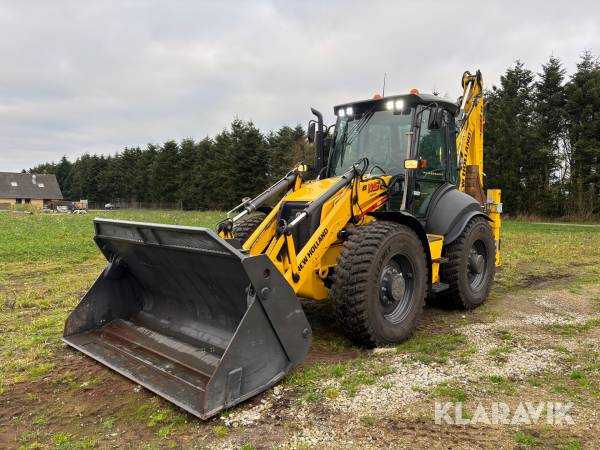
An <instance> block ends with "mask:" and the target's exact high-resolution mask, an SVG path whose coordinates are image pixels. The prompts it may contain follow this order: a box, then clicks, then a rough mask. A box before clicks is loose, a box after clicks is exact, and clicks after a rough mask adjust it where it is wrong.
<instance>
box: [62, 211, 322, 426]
mask: <svg viewBox="0 0 600 450" xmlns="http://www.w3.org/2000/svg"><path fill="white" fill-rule="evenodd" d="M94 226H95V229H96V236H95V238H94V239H95V241H96V243H97V245H98V247H99V248H100V249H101V251H102V253H103V254H104V256H105V257H106V259H107V261H108V264H107V266H106V268H105V270H104V272H103V273H102V274H101V275H100V277H99V278H98V279H97V280H96V282H95V283H94V285H93V286H92V287H91V289H90V290H89V291H88V292H87V293H86V295H85V296H84V297H83V298H82V300H81V301H80V303H79V304H78V305H77V307H76V308H75V310H74V311H73V312H72V313H71V314H70V316H69V317H68V319H67V321H66V323H65V330H64V336H63V340H64V341H65V342H66V343H67V344H68V345H70V346H72V347H74V348H76V349H78V350H80V351H81V352H83V353H85V354H87V355H89V356H91V357H92V358H94V359H95V360H97V361H99V362H101V363H103V364H105V365H106V366H108V367H110V368H112V369H114V370H115V371H117V372H119V373H121V374H122V375H124V376H126V377H127V378H130V379H131V380H133V381H135V382H137V383H139V384H141V385H142V386H144V387H146V388H147V389H149V390H150V391H153V392H155V393H157V394H158V395H160V396H162V397H164V398H166V399H167V400H169V401H171V402H172V403H174V404H176V405H178V406H180V407H181V408H183V409H185V410H187V411H189V412H190V413H192V414H194V415H195V416H198V417H200V418H202V419H206V418H208V417H211V416H212V415H214V414H216V413H217V412H218V411H220V410H222V409H224V408H228V407H230V406H232V405H235V404H237V403H239V402H241V401H244V400H246V399H248V398H250V397H252V396H253V395H256V394H258V393H259V392H262V391H264V390H265V389H267V388H269V387H270V386H272V385H274V384H275V383H277V381H279V380H280V379H281V378H282V377H283V376H284V375H285V374H286V373H288V372H289V371H290V370H291V368H292V367H293V366H294V365H295V364H297V363H299V362H301V361H302V360H303V359H304V356H305V355H306V353H307V351H308V348H309V346H310V342H311V338H312V332H311V328H310V325H309V323H308V321H307V319H306V316H305V315H304V312H303V311H302V307H301V305H300V301H299V300H298V298H297V297H296V295H295V294H294V291H293V290H292V288H291V286H290V285H289V284H288V283H287V282H286V281H285V279H284V278H283V277H282V275H281V274H280V273H279V271H278V270H277V269H276V268H275V267H274V266H273V264H272V263H271V261H270V260H269V259H268V258H267V257H266V256H265V255H259V256H248V255H246V254H244V253H243V252H242V251H240V250H238V249H236V248H234V247H233V246H232V245H230V244H229V243H228V242H227V241H225V240H223V239H221V238H220V237H219V236H218V235H217V234H216V233H214V232H213V231H211V230H208V229H205V228H193V227H178V226H170V225H158V224H149V223H137V222H126V221H116V220H114V221H113V220H104V219H95V220H94Z"/></svg>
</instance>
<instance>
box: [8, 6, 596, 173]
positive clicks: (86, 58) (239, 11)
mask: <svg viewBox="0 0 600 450" xmlns="http://www.w3.org/2000/svg"><path fill="white" fill-rule="evenodd" d="M463 5H464V6H463ZM599 13H600V6H597V5H596V3H595V2H585V1H584V2H578V6H577V8H575V7H573V4H572V3H568V2H547V1H546V2H523V1H521V2H516V1H506V2H494V3H491V2H489V3H488V2H480V3H478V4H473V5H471V6H470V7H469V6H468V4H458V3H456V2H442V1H428V2H423V1H421V2H391V1H390V2H384V1H371V2H358V1H332V2H316V1H307V2H296V1H287V2H283V1H272V2H266V1H263V2H242V1H239V2H208V1H207V2H198V1H193V0H190V1H183V0H182V1H171V2H167V1H164V2H158V1H155V2H146V1H144V2H142V1H139V2H138V1H125V2H123V1H119V2H117V1H112V2H111V1H102V2H80V1H71V2H67V1H55V2H41V1H40V2H29V1H22V2H12V3H9V2H4V3H2V4H1V5H0V29H2V36H3V38H2V40H0V58H1V59H0V60H1V61H2V63H3V64H2V70H0V170H19V169H21V168H27V167H31V166H32V165H34V164H37V163H41V162H45V161H51V160H57V159H58V158H60V157H61V156H62V155H63V154H66V155H67V156H69V157H72V158H75V157H77V156H78V155H80V154H82V153H83V152H99V153H114V152H116V151H118V150H120V149H122V148H123V147H125V146H130V145H144V144H145V143H147V142H161V141H164V140H166V139H170V138H175V139H181V138H185V137H194V138H201V137H204V136H206V135H213V134H214V133H216V132H218V131H220V130H221V129H222V128H223V127H224V126H226V125H227V124H228V123H229V122H230V121H231V119H232V118H233V117H234V116H239V117H240V118H243V119H252V120H254V121H255V123H256V124H257V125H258V126H259V127H261V128H262V129H264V130H269V129H272V128H276V127H278V126H280V125H281V124H284V123H287V124H291V125H294V124H296V123H299V122H300V123H304V122H305V121H306V120H307V119H308V118H309V113H308V111H309V110H308V108H309V106H315V107H317V108H319V109H321V110H323V111H324V112H326V113H327V117H328V118H329V120H331V119H332V116H331V106H332V105H334V104H337V103H341V102H345V101H348V100H354V99H361V98H366V97H369V96H371V95H372V94H373V93H375V92H378V91H380V90H381V82H382V77H383V73H384V72H387V73H388V87H387V92H388V93H393V92H405V91H406V90H408V89H410V88H411V87H418V88H420V89H421V90H423V91H431V90H433V89H436V90H437V91H440V92H442V93H446V94H447V95H449V96H450V97H451V98H454V97H456V96H457V95H458V93H459V92H458V87H459V85H458V82H459V77H460V75H461V73H462V71H463V70H465V69H471V70H473V69H475V68H480V69H481V70H482V71H483V73H484V77H485V80H486V82H487V83H488V84H490V83H497V82H498V79H499V75H500V74H501V73H502V72H503V71H504V70H505V68H506V67H507V66H508V65H509V64H511V63H512V62H513V61H514V60H515V59H517V58H520V59H521V60H523V61H524V62H525V63H526V64H527V66H528V67H529V68H531V69H534V70H538V69H539V65H540V64H541V63H543V62H545V61H546V60H547V58H548V56H549V55H550V54H554V55H556V56H558V57H560V58H561V59H562V60H563V62H564V63H565V64H566V65H567V68H568V69H570V70H572V69H573V68H574V65H575V63H576V61H577V59H578V57H579V54H580V53H581V51H583V50H584V49H589V50H591V51H593V52H595V53H596V54H598V53H599V52H600V42H599V38H598V36H600V24H599V22H598V21H597V20H596V19H597V17H598V16H599V15H600V14H599Z"/></svg>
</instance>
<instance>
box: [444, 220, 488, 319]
mask: <svg viewBox="0 0 600 450" xmlns="http://www.w3.org/2000/svg"><path fill="white" fill-rule="evenodd" d="M444 256H446V257H447V258H448V262H446V263H445V264H443V265H442V271H441V279H442V281H443V282H444V283H448V285H449V286H450V287H449V288H448V289H447V290H446V291H444V292H442V293H441V294H442V297H443V298H444V300H446V301H448V302H449V303H450V304H451V305H452V306H456V307H459V308H461V309H473V308H476V307H477V306H479V305H481V304H482V303H483V302H485V300H486V299H487V297H488V295H489V293H490V289H491V288H492V284H493V282H494V273H495V271H496V265H495V262H496V245H495V243H494V235H493V233H492V229H491V227H490V225H489V223H488V222H487V220H486V219H485V218H483V217H481V216H477V217H474V218H473V219H471V221H470V222H469V223H468V224H467V226H466V227H465V229H464V231H463V232H462V234H461V235H460V236H459V237H458V239H456V240H455V241H454V242H452V243H451V244H449V245H448V246H446V247H445V248H444Z"/></svg>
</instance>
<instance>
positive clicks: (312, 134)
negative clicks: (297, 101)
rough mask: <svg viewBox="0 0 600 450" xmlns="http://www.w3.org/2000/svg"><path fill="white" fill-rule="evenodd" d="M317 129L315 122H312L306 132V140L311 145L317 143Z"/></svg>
mask: <svg viewBox="0 0 600 450" xmlns="http://www.w3.org/2000/svg"><path fill="white" fill-rule="evenodd" d="M315 129H316V124H315V122H314V121H313V120H311V121H310V122H309V123H308V130H307V132H306V138H307V139H308V142H309V143H311V144H312V143H313V142H315Z"/></svg>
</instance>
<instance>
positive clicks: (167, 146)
mask: <svg viewBox="0 0 600 450" xmlns="http://www.w3.org/2000/svg"><path fill="white" fill-rule="evenodd" d="M179 169H180V164H179V146H178V145H177V142H175V141H168V142H165V143H164V144H163V145H162V146H161V147H160V148H159V150H158V152H157V154H156V157H155V158H154V162H153V164H152V171H151V176H150V193H151V196H152V200H153V201H154V202H159V203H175V202H176V201H177V190H178V187H179V184H178V183H179V179H178V177H177V173H178V172H179Z"/></svg>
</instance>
